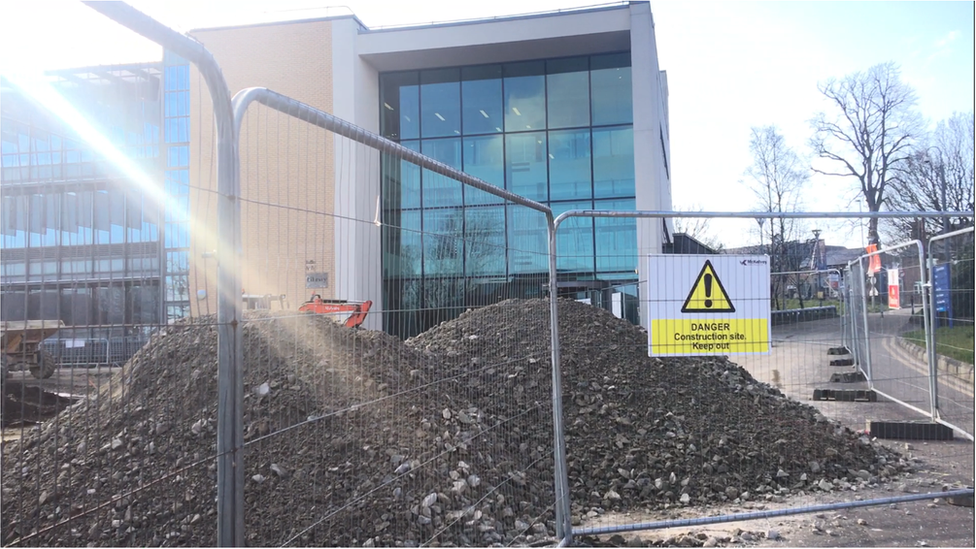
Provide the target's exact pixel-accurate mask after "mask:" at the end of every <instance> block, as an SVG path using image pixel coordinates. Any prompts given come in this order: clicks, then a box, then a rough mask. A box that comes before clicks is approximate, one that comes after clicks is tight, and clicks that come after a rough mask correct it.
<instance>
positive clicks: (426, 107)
mask: <svg viewBox="0 0 976 549" xmlns="http://www.w3.org/2000/svg"><path fill="white" fill-rule="evenodd" d="M631 90H632V86H631V69H630V53H629V52H620V53H613V54H604V55H591V56H582V57H572V58H561V59H545V60H536V61H526V62H515V63H505V64H495V65H479V66H466V67H455V68H439V69H430V70H419V71H404V72H391V73H384V74H381V75H380V103H381V104H380V121H381V122H380V123H381V132H382V134H383V135H384V136H385V137H387V138H389V139H392V140H394V141H397V142H399V143H400V144H402V145H403V146H405V147H407V148H410V149H412V150H416V151H420V152H422V153H423V154H425V155H428V156H430V157H433V158H434V159H436V160H438V161H441V162H443V163H445V164H447V165H449V166H452V167H454V168H457V169H459V170H462V171H464V172H467V173H469V174H471V175H474V176H476V177H479V178H481V179H483V180H485V181H487V182H488V183H491V184H493V185H496V186H498V187H501V188H505V189H508V190H509V191H511V192H513V193H516V194H519V195H521V196H524V197H527V198H531V199H533V200H536V201H538V202H541V203H543V204H547V205H549V206H550V207H551V208H552V209H553V211H554V213H555V214H557V215H558V214H559V213H562V212H564V211H567V210H571V209H594V208H595V209H616V210H633V209H635V197H636V188H635V181H634V136H633V101H632V97H631V95H632V91H631ZM382 181H383V183H382V185H383V186H382V197H383V219H384V222H385V225H386V226H388V228H386V229H385V231H384V235H383V276H384V299H385V302H384V308H385V310H386V311H388V313H387V325H386V326H385V329H386V331H388V332H391V333H395V334H397V335H401V336H405V335H412V334H415V333H418V332H420V331H423V330H424V329H426V328H428V327H430V326H431V325H433V324H434V323H436V322H440V321H442V320H445V319H446V318H450V317H453V316H456V314H458V313H459V312H461V311H463V310H464V309H465V308H467V307H470V306H476V305H484V304H487V303H490V302H494V301H497V300H499V299H504V298H509V297H536V296H539V295H541V292H542V284H544V283H545V282H546V279H547V278H548V274H547V273H548V256H547V255H546V254H547V244H548V243H547V233H546V222H545V217H544V216H543V215H542V214H539V213H537V212H533V211H530V210H528V209H527V208H524V207H521V206H512V205H507V206H506V205H504V204H503V203H502V200H501V199H499V198H497V197H495V196H493V195H491V194H488V193H485V192H484V191H480V190H477V189H473V188H466V187H465V186H464V185H462V184H461V183H459V182H457V181H454V180H450V179H448V178H445V177H443V176H440V175H437V174H434V173H431V172H429V171H427V170H421V169H420V168H418V167H416V166H414V165H413V164H410V163H408V162H405V161H401V160H397V159H396V158H391V157H385V158H384V160H383V179H382ZM636 249H637V227H636V222H635V221H634V220H632V219H598V220H595V221H594V220H592V219H571V220H568V221H567V222H566V223H564V224H563V225H562V226H561V227H560V230H559V233H558V234H557V252H558V262H557V267H558V271H559V277H560V287H562V288H566V291H565V292H564V293H566V294H567V295H571V296H574V297H584V294H585V290H586V289H587V288H605V287H607V286H608V285H626V284H633V282H634V281H635V280H636V268H637V264H636V261H637V259H636V253H635V250H636Z"/></svg>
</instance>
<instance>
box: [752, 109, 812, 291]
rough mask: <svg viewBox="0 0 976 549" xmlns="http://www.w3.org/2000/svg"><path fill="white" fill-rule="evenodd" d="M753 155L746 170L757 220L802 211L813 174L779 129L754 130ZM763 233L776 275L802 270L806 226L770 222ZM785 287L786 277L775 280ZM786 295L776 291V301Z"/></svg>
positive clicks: (788, 221)
mask: <svg viewBox="0 0 976 549" xmlns="http://www.w3.org/2000/svg"><path fill="white" fill-rule="evenodd" d="M749 151H750V152H751V153H752V165H751V166H749V167H748V168H747V169H746V175H747V176H748V177H749V178H750V179H751V183H750V188H751V190H752V192H753V194H754V195H755V197H756V200H757V207H756V211H757V219H762V217H761V216H762V213H759V212H776V213H782V212H796V211H800V209H801V207H802V198H803V190H804V189H803V187H804V186H805V184H806V182H807V180H808V179H809V173H808V172H807V171H806V170H805V169H804V168H803V167H802V166H803V163H802V162H801V160H800V157H799V156H798V155H797V154H796V152H795V151H794V150H793V149H792V148H790V147H789V146H788V145H787V144H786V140H785V139H783V136H782V135H780V133H779V132H778V130H777V129H776V127H775V126H764V127H761V128H755V127H754V128H752V134H751V138H750V140H749ZM759 230H760V243H761V246H763V247H765V249H766V252H767V253H768V254H769V258H770V263H771V264H770V268H771V269H772V271H773V272H786V271H796V270H798V269H799V267H800V264H801V263H802V261H803V260H804V259H805V258H806V257H805V256H806V254H805V253H804V252H803V249H804V248H802V247H801V246H800V245H799V242H798V240H799V239H800V237H801V236H802V234H801V232H802V223H800V222H799V220H796V219H784V218H778V219H772V218H770V219H768V220H766V221H764V222H761V223H760V224H759ZM784 283H785V281H784V280H783V279H782V277H774V279H773V285H774V286H778V285H783V284H784ZM782 293H783V292H782V288H777V287H774V288H772V295H773V296H774V297H773V298H774V301H775V300H778V296H779V295H781V294H782ZM773 306H774V307H777V308H778V306H779V304H778V303H777V302H774V304H773ZM801 307H802V303H801Z"/></svg>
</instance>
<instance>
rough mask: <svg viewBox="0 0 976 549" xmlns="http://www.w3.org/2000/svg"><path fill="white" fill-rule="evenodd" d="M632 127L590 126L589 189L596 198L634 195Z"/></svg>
mask: <svg viewBox="0 0 976 549" xmlns="http://www.w3.org/2000/svg"><path fill="white" fill-rule="evenodd" d="M634 189H635V188H634V130H633V128H629V127H627V128H610V129H605V130H597V129H594V130H593V192H594V195H595V196H596V198H610V197H618V196H619V197H629V196H635V194H634V193H635V190H634Z"/></svg>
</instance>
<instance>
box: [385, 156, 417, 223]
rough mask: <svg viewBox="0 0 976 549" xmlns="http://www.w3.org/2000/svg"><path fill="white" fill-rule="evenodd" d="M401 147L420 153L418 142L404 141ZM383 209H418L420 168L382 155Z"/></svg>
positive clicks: (394, 157)
mask: <svg viewBox="0 0 976 549" xmlns="http://www.w3.org/2000/svg"><path fill="white" fill-rule="evenodd" d="M401 145H403V146H404V147H406V148H408V149H410V150H412V151H417V152H420V142H419V141H404V142H402V143H401ZM383 207H384V208H385V209H395V208H419V207H420V166H418V165H416V164H414V163H412V162H408V161H406V160H402V159H400V158H399V157H398V156H395V155H389V154H384V155H383Z"/></svg>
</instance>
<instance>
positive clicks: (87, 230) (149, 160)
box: [0, 64, 162, 360]
mask: <svg viewBox="0 0 976 549" xmlns="http://www.w3.org/2000/svg"><path fill="white" fill-rule="evenodd" d="M160 76H161V67H160V66H159V65H158V64H140V65H119V66H106V67H89V68H84V69H76V70H68V71H57V72H55V73H52V86H54V87H55V89H56V91H57V92H58V93H59V94H61V95H62V96H63V97H64V98H65V99H66V101H67V102H68V103H69V104H70V105H71V106H72V107H73V108H74V109H75V110H77V111H78V112H79V113H80V114H81V115H82V116H83V117H85V119H86V120H87V121H88V123H89V124H90V125H91V126H92V128H94V130H95V131H98V132H99V133H100V134H101V135H102V136H104V137H105V138H106V140H107V141H108V142H109V143H111V145H112V146H113V147H114V148H115V149H116V150H118V151H120V152H122V153H124V154H125V155H126V156H128V157H129V158H130V159H131V160H132V161H133V162H134V164H136V165H137V166H138V167H139V168H141V169H142V170H143V171H144V172H145V173H146V174H148V175H149V176H150V177H151V179H152V180H154V181H161V180H162V177H161V171H160V141H161V139H162V131H161V130H162V128H161V124H160V122H161V109H162V106H161V103H160V99H161V93H160V84H161V79H160ZM8 84H9V83H4V86H3V90H2V91H3V96H2V101H0V111H2V118H0V134H2V139H0V145H2V146H0V155H2V159H0V164H2V170H3V171H2V178H0V190H2V193H0V195H2V196H0V209H2V212H0V224H2V234H0V280H2V287H0V290H2V294H3V295H2V297H0V313H2V314H0V316H2V318H3V319H5V320H6V319H23V318H29V319H41V318H44V319H56V318H60V319H61V320H62V321H63V322H64V323H65V324H66V325H67V326H69V327H71V328H70V329H67V330H62V331H61V332H60V333H59V336H58V337H59V338H60V339H62V340H65V339H68V340H72V339H75V338H77V339H78V341H83V340H85V339H91V338H101V339H104V340H105V341H108V339H105V338H116V337H118V338H123V339H124V338H128V337H130V336H132V337H135V338H138V337H141V336H140V335H139V332H140V330H141V328H139V326H144V327H148V325H155V324H158V323H159V322H160V320H161V318H162V309H161V306H160V301H161V300H160V296H161V289H160V288H161V286H160V282H161V280H160V279H161V276H160V273H161V229H162V227H161V219H160V215H159V209H158V206H157V205H155V204H154V203H153V201H152V199H151V198H150V195H151V193H149V192H144V190H143V189H141V188H139V187H138V186H137V185H133V184H132V182H131V180H130V179H129V178H128V177H127V174H126V173H124V172H123V171H121V170H120V169H119V167H118V166H115V165H114V164H112V163H111V162H110V161H109V160H108V158H110V156H109V155H107V154H104V151H100V150H99V149H97V148H96V147H95V146H93V144H92V143H90V142H88V141H87V140H86V139H85V137H84V136H85V135H86V134H85V132H84V131H82V130H79V129H78V128H75V127H71V126H70V125H68V124H67V123H65V122H64V121H63V120H62V119H61V118H59V117H58V116H55V115H54V114H53V113H51V112H47V111H46V110H45V109H44V108H43V107H42V106H40V105H38V104H36V103H34V102H32V101H30V100H29V99H27V98H26V97H24V96H23V95H22V93H21V92H19V91H18V90H17V89H16V88H15V87H14V86H12V85H8ZM110 325H112V326H113V327H112V328H111V329H110V328H108V326H110ZM123 325H124V327H123ZM113 345H114V343H113ZM52 350H53V349H52ZM62 350H63V349H62ZM89 354H90V353H89ZM56 356H57V357H58V359H59V360H62V359H63V358H64V355H62V354H61V353H56Z"/></svg>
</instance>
